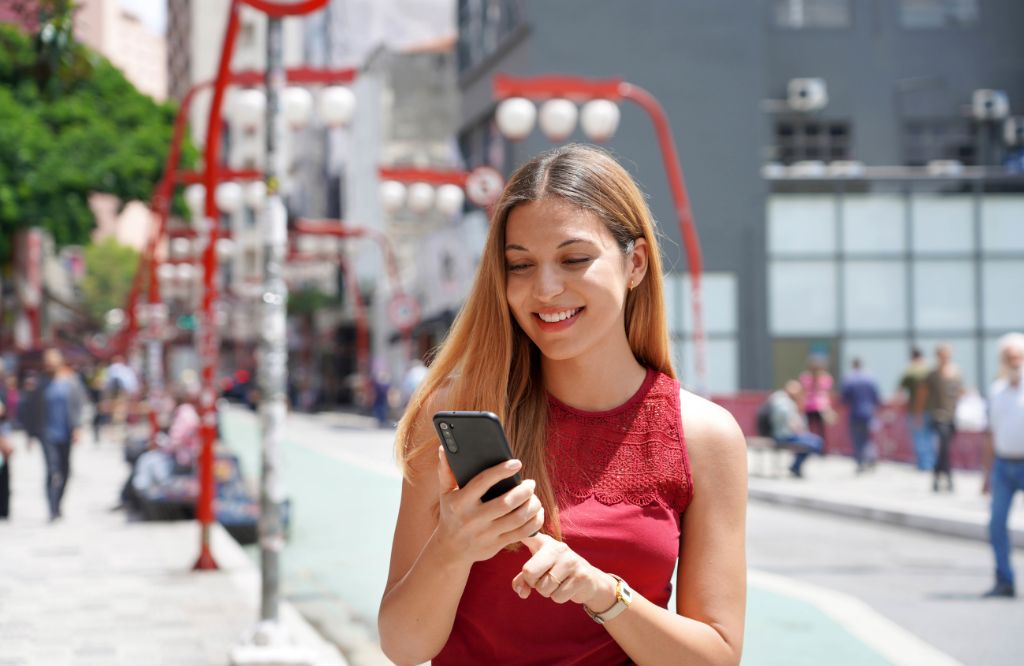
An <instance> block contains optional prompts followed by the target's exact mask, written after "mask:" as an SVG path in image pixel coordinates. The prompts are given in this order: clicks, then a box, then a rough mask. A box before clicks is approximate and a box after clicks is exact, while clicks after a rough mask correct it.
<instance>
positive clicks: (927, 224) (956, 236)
mask: <svg viewBox="0 0 1024 666" xmlns="http://www.w3.org/2000/svg"><path fill="white" fill-rule="evenodd" d="M910 211H911V216H912V218H913V234H914V251H915V252H942V253H963V252H973V251H974V232H973V230H972V228H971V221H972V220H973V219H974V199H973V197H970V196H962V195H956V196H948V197H944V196H938V195H931V194H915V195H914V196H913V198H912V199H911V200H910Z"/></svg>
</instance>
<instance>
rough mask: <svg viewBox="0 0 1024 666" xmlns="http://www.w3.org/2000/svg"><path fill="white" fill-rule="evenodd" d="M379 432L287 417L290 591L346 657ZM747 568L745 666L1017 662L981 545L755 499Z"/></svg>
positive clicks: (243, 429)
mask: <svg viewBox="0 0 1024 666" xmlns="http://www.w3.org/2000/svg"><path fill="white" fill-rule="evenodd" d="M224 423H225V426H224V432H225V439H226V440H227V441H228V443H229V445H230V446H231V447H232V448H233V449H235V450H236V451H237V452H238V453H239V455H240V457H241V459H242V461H243V467H244V468H245V471H246V475H247V476H248V477H249V478H250V479H255V478H257V474H258V469H259V427H258V419H257V417H256V416H255V415H254V414H252V413H249V412H245V411H243V410H240V409H238V408H234V407H232V408H230V409H229V410H227V411H226V413H225V421H224ZM369 424H370V422H369V421H368V420H365V419H362V418H360V417H353V416H346V415H338V414H322V415H302V414H291V415H289V420H288V426H287V428H286V433H285V440H286V441H285V445H286V454H285V455H286V464H285V465H286V469H285V475H284V476H285V480H286V484H287V487H288V488H289V494H290V496H291V498H292V502H293V515H294V518H293V520H294V522H293V525H292V532H291V538H290V542H289V546H288V549H287V551H286V553H285V556H284V560H283V561H284V565H283V566H284V584H283V592H284V594H285V595H286V596H287V597H288V598H289V600H291V601H292V602H293V603H295V604H296V606H298V607H299V609H300V610H301V611H302V612H303V613H304V614H307V616H309V617H310V619H311V621H313V622H314V623H315V624H318V625H319V626H320V627H321V629H322V630H324V631H325V633H328V634H332V638H334V639H335V640H337V641H339V642H340V643H342V644H343V646H344V643H345V642H346V641H347V640H349V639H350V638H351V637H350V636H346V635H339V634H338V630H337V626H340V625H342V624H344V623H343V622H340V620H349V619H351V618H355V619H356V620H357V621H358V622H360V623H361V628H360V629H359V630H358V631H359V632H361V638H362V639H365V640H368V641H371V642H372V640H373V633H374V629H373V628H374V627H375V624H376V621H375V617H376V612H377V606H378V603H379V600H380V596H381V592H382V591H383V588H384V584H385V581H386V576H387V566H388V557H389V552H390V545H391V533H392V529H393V527H394V518H395V515H396V512H397V509H398V500H399V494H400V488H401V478H400V476H399V473H398V471H397V469H396V468H395V465H394V462H393V455H392V449H391V446H392V441H393V436H394V432H393V431H391V430H380V429H376V428H373V427H372V426H370V425H369ZM252 552H253V555H254V556H256V553H255V550H254V549H253V550H252ZM1020 555H1021V553H1020V551H1018V552H1017V556H1018V557H1017V560H1018V568H1019V570H1024V561H1021V560H1022V558H1021V557H1020ZM748 557H749V566H750V591H749V599H748V610H747V630H746V645H745V649H744V659H743V663H744V664H749V665H753V666H783V665H786V666H801V665H804V664H807V665H811V664H815V665H817V664H821V663H829V664H831V665H834V666H845V665H847V664H849V665H854V664H856V665H857V666H865V665H867V666H871V665H876V664H877V665H879V666H885V665H890V664H891V665H895V666H902V665H904V664H907V665H909V664H929V665H930V666H942V665H943V664H956V663H963V664H991V665H993V666H1001V665H1006V666H1010V664H1014V665H1015V664H1019V663H1020V655H1019V652H1020V647H1021V645H1022V642H1021V639H1020V638H1019V636H1018V632H1019V630H1018V629H1017V628H1019V627H1022V626H1024V603H1020V602H1019V601H1016V602H1015V601H1001V600H988V601H981V600H979V599H978V592H979V591H981V590H983V589H984V588H985V587H987V586H988V585H989V584H990V582H991V581H990V577H991V556H990V554H989V550H988V547H987V546H986V545H985V544H983V543H978V542H970V541H965V540H961V539H955V538H950V537H943V536H938V535H931V534H924V533H918V532H914V531H909V530H900V529H897V528H892V527H887V526H883V525H878V524H874V523H868V522H864V521H856V520H851V519H844V518H839V517H834V516H827V515H824V514H817V513H812V512H807V511H802V510H797V509H788V508H781V507H776V506H771V505H766V504H759V503H756V502H755V503H752V504H751V506H750V510H749V515H748ZM349 625H351V623H349ZM356 626H359V625H358V624H357V625H356ZM345 631H350V630H345ZM350 659H351V660H352V661H353V663H354V664H355V665H356V666H358V663H357V662H358V659H352V658H351V655H350Z"/></svg>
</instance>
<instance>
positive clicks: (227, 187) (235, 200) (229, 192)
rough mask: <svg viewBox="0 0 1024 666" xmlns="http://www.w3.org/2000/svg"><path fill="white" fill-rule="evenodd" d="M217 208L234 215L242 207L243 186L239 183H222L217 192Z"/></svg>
mask: <svg viewBox="0 0 1024 666" xmlns="http://www.w3.org/2000/svg"><path fill="white" fill-rule="evenodd" d="M216 200H217V208H219V209H220V210H221V212H223V213H227V214H228V215H232V214H234V213H237V212H238V211H239V210H241V208H242V186H241V185H239V184H238V183H233V182H228V183H221V184H220V185H218V186H217V192H216Z"/></svg>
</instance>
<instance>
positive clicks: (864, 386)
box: [841, 358, 881, 474]
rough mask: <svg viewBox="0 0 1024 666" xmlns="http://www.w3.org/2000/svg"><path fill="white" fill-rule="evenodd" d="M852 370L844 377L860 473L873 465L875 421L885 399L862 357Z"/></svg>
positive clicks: (844, 392) (844, 396)
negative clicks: (866, 368)
mask: <svg viewBox="0 0 1024 666" xmlns="http://www.w3.org/2000/svg"><path fill="white" fill-rule="evenodd" d="M850 366H851V368H852V371H851V372H850V374H848V375H846V377H845V378H843V384H842V389H841V393H842V397H843V404H844V405H846V409H847V410H848V413H849V421H850V441H851V442H853V459H854V461H855V462H856V463H857V473H858V474H860V473H861V472H863V471H864V470H865V469H867V468H868V467H873V466H874V464H875V462H876V458H877V457H878V452H877V451H872V450H871V423H872V421H874V419H875V412H876V411H878V405H879V404H880V403H881V401H880V400H879V399H878V384H876V383H875V380H874V378H872V377H871V375H869V374H868V373H867V372H865V371H864V370H863V369H862V367H861V361H860V359H859V358H854V359H853V362H852V363H851V364H850Z"/></svg>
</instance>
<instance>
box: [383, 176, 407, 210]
mask: <svg viewBox="0 0 1024 666" xmlns="http://www.w3.org/2000/svg"><path fill="white" fill-rule="evenodd" d="M380 204H381V206H382V207H383V208H384V212H386V213H389V214H392V215H393V214H395V213H397V212H398V211H399V210H400V209H401V208H402V206H404V205H405V185H403V184H402V183H400V182H398V181H397V180H386V181H384V182H383V183H381V184H380Z"/></svg>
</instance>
